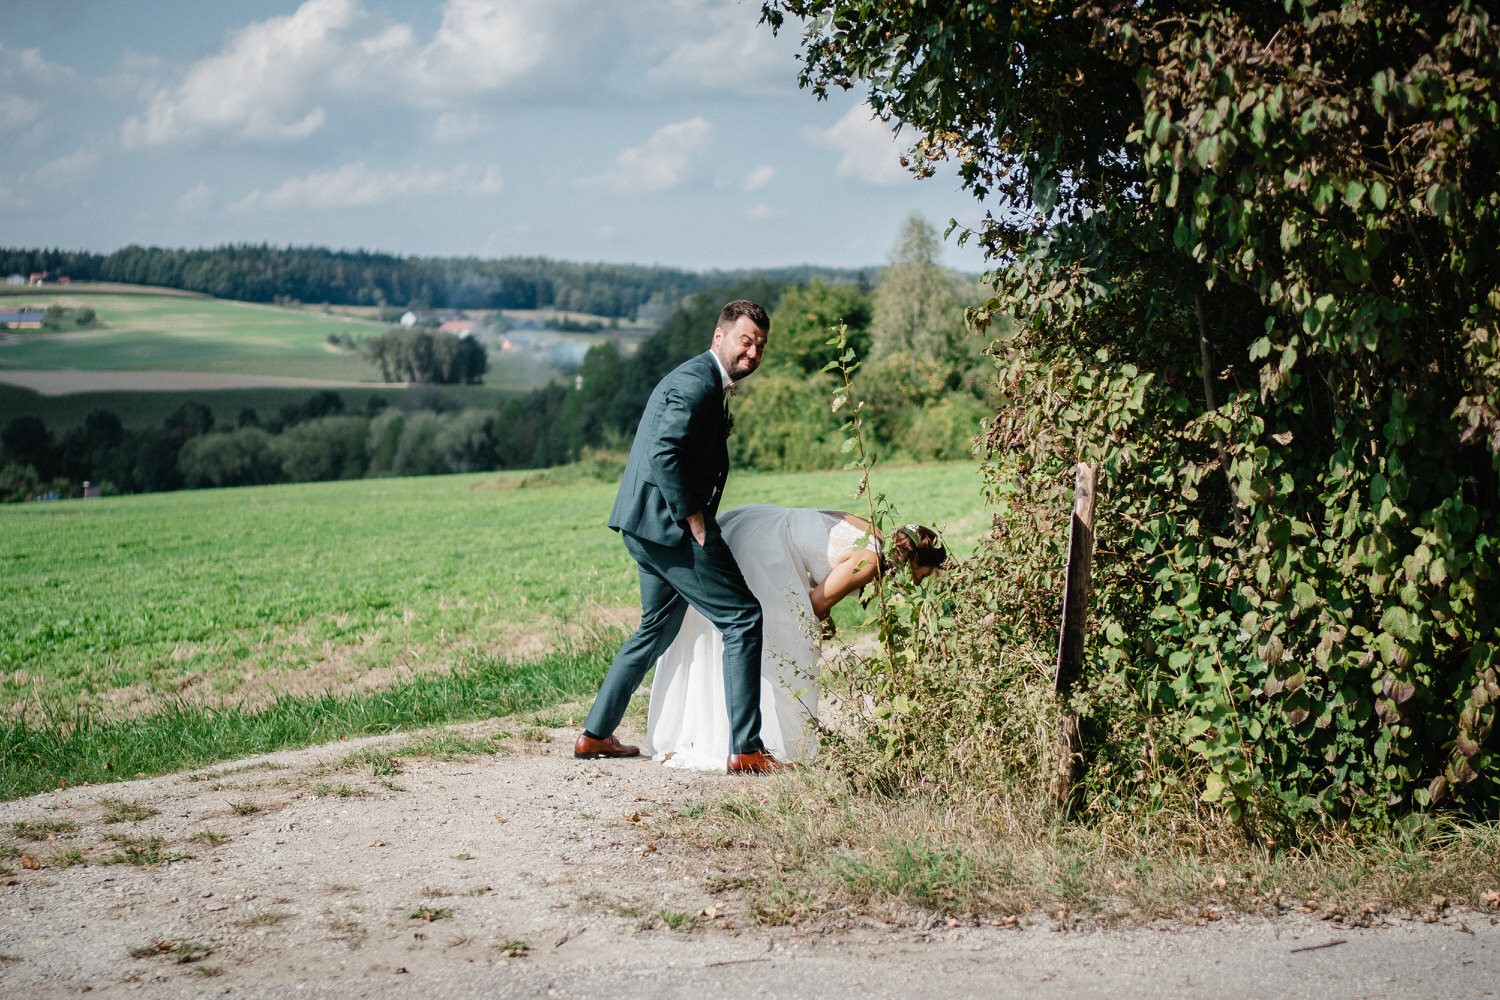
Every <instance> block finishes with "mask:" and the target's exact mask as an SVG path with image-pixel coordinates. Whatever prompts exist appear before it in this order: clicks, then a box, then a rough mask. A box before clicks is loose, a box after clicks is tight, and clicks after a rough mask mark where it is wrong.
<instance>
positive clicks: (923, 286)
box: [870, 215, 977, 370]
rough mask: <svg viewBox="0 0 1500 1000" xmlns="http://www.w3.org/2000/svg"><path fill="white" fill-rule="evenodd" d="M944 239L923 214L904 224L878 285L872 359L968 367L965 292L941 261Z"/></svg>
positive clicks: (969, 339) (872, 319) (873, 319)
mask: <svg viewBox="0 0 1500 1000" xmlns="http://www.w3.org/2000/svg"><path fill="white" fill-rule="evenodd" d="M941 247H942V241H941V239H940V238H939V237H938V233H937V230H935V229H933V228H932V226H931V225H930V224H928V223H927V222H926V221H925V220H924V219H922V218H921V217H920V216H916V215H913V216H911V217H910V218H908V219H907V220H906V223H905V225H903V226H902V227H901V235H900V237H899V238H898V239H897V241H896V245H895V246H894V247H893V248H892V250H891V257H890V263H889V266H887V267H886V269H885V270H884V272H882V273H881V276H880V284H878V285H877V286H876V287H875V296H874V311H873V315H872V317H871V321H870V341H871V343H870V357H871V360H875V361H878V360H880V359H881V358H884V357H887V356H889V355H892V354H908V355H911V356H912V357H918V358H930V359H934V360H938V361H941V362H947V363H950V364H951V365H952V367H953V368H955V369H957V370H962V369H963V368H966V367H968V364H967V362H968V359H969V358H970V357H971V355H972V354H973V353H974V352H973V351H971V350H970V349H968V347H967V342H968V341H971V340H975V339H977V338H975V337H974V336H973V335H972V334H971V333H970V332H969V328H968V324H967V323H965V321H964V306H965V305H966V304H967V303H966V302H965V301H964V295H963V292H962V290H961V289H960V286H959V281H958V276H957V275H956V274H954V273H953V272H952V271H950V270H948V269H947V268H945V267H943V265H942V264H941V263H939V262H938V252H939V250H940V249H941Z"/></svg>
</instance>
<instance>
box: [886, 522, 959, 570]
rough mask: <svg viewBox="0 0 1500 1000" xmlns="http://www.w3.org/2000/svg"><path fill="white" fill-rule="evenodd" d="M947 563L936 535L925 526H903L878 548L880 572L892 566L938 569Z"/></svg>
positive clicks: (945, 555) (946, 554)
mask: <svg viewBox="0 0 1500 1000" xmlns="http://www.w3.org/2000/svg"><path fill="white" fill-rule="evenodd" d="M947 561H948V550H947V549H945V548H943V542H942V539H940V538H939V537H938V533H937V532H936V531H933V530H932V529H931V528H929V527H927V526H926V525H925V524H903V525H902V526H901V527H899V528H897V529H896V530H895V531H893V532H892V533H891V534H890V536H889V537H888V538H886V539H885V541H884V542H883V543H882V544H881V546H880V571H881V572H882V573H884V572H885V571H886V570H888V569H890V568H891V567H892V566H896V567H901V566H913V565H915V566H930V567H932V568H933V569H938V568H940V567H941V566H942V565H943V563H945V562H947Z"/></svg>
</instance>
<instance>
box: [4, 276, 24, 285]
mask: <svg viewBox="0 0 1500 1000" xmlns="http://www.w3.org/2000/svg"><path fill="white" fill-rule="evenodd" d="M5 283H6V284H7V285H24V284H26V275H24V274H7V275H6V276H5Z"/></svg>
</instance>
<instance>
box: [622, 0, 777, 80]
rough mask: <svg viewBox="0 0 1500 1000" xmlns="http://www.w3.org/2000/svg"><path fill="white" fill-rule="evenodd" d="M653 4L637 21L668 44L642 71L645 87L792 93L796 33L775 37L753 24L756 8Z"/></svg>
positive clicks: (674, 1)
mask: <svg viewBox="0 0 1500 1000" xmlns="http://www.w3.org/2000/svg"><path fill="white" fill-rule="evenodd" d="M656 6H657V9H656V10H654V11H652V12H651V15H650V16H649V17H648V18H642V21H645V22H647V23H650V24H652V25H653V26H654V28H653V30H652V32H651V36H654V37H657V38H668V39H671V44H670V47H669V48H665V49H663V50H662V52H661V54H660V55H659V57H658V58H657V60H656V63H655V65H654V66H652V67H651V69H649V70H648V71H647V72H646V75H645V79H646V83H647V84H649V85H650V86H652V87H654V88H657V89H659V90H664V91H669V92H681V91H682V90H685V89H686V90H691V91H696V92H701V91H717V92H720V93H740V94H760V95H764V94H768V93H785V92H786V91H787V90H788V89H794V86H795V85H794V81H795V76H794V73H795V63H794V62H793V53H794V52H795V51H796V43H795V39H796V38H797V37H798V33H797V32H796V31H795V30H789V31H784V32H782V34H781V35H780V36H777V35H773V34H772V33H771V30H770V29H769V28H767V27H766V26H764V25H761V24H758V21H759V19H760V10H759V7H760V5H759V4H754V3H733V4H729V3H724V2H723V0H670V2H665V3H659V4H657V5H656ZM651 36H648V37H651Z"/></svg>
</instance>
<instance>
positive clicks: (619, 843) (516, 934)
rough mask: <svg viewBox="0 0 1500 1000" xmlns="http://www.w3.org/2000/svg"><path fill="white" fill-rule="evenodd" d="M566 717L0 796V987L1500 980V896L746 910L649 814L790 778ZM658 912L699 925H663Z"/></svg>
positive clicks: (1256, 987)
mask: <svg viewBox="0 0 1500 1000" xmlns="http://www.w3.org/2000/svg"><path fill="white" fill-rule="evenodd" d="M463 728H464V731H465V732H467V733H470V734H487V733H491V732H494V731H497V730H499V729H501V728H502V726H501V724H500V723H486V724H483V725H480V726H471V727H463ZM625 735H626V736H627V737H628V736H629V734H625ZM572 736H573V733H572V732H570V731H564V730H551V731H534V732H531V733H529V734H528V733H518V734H517V735H516V736H515V737H513V738H512V739H511V740H510V741H509V744H510V745H511V746H513V747H514V749H513V751H512V752H508V753H502V754H497V755H493V756H486V757H481V758H476V759H468V760H458V761H442V760H436V759H432V758H421V757H417V758H409V759H404V760H403V761H402V769H401V771H400V773H397V774H394V775H389V776H386V777H380V776H378V775H376V774H374V773H373V772H372V771H371V770H370V769H368V768H365V769H363V770H359V769H351V768H349V767H347V766H346V767H339V766H337V765H338V764H339V762H341V761H346V760H347V759H348V758H349V757H350V756H351V755H354V754H356V753H363V752H365V751H378V750H380V749H381V748H387V749H388V748H390V747H392V746H394V745H395V744H396V743H397V742H399V741H400V740H401V739H402V738H399V737H391V738H382V739H377V740H363V741H350V742H345V743H338V744H331V745H327V746H321V747H314V748H311V749H308V750H300V751H293V752H286V753H278V754H272V755H269V756H266V757H260V758H256V759H254V760H248V761H240V762H236V763H234V764H225V765H219V766H215V767H212V768H205V769H202V770H199V771H194V772H190V773H184V774H177V775H168V776H165V777H161V778H152V779H148V780H140V781H131V782H121V783H119V784H114V785H108V786H90V787H87V788H77V789H65V790H60V791H55V792H50V793H47V794H44V795H39V796H35V797H33V798H29V799H22V800H18V801H14V802H7V803H0V845H9V846H10V847H11V848H12V850H11V851H10V852H9V853H10V854H12V855H17V852H19V856H12V857H10V858H9V859H7V860H5V861H3V862H0V868H3V869H7V870H8V874H6V875H5V876H4V878H3V879H0V885H3V888H0V914H3V916H0V996H3V997H7V998H9V997H16V998H21V997H25V998H33V997H54V996H76V995H80V994H83V993H88V994H89V995H90V996H91V997H93V996H104V997H111V996H151V997H208V996H231V997H233V996H243V997H340V998H342V997H413V998H417V997H423V998H426V997H443V998H447V997H587V998H599V1000H616V998H634V997H684V998H687V997H691V998H704V997H710V996H716V995H722V994H730V993H732V994H734V995H737V996H756V997H758V996H773V997H802V996H806V997H827V998H835V1000H837V998H850V1000H853V998H871V997H910V996H916V995H922V994H933V995H936V996H941V997H967V996H1001V997H1005V996H1023V997H1035V998H1043V1000H1049V998H1059V1000H1061V998H1069V1000H1073V998H1081V997H1111V998H1134V997H1139V998H1150V1000H1166V998H1176V997H1183V998H1195V997H1224V996H1232V997H1268V998H1269V997H1276V998H1281V997H1287V996H1292V995H1295V996H1298V997H1300V998H1318V997H1330V998H1331V997H1339V998H1353V997H1377V996H1378V997H1443V998H1445V1000H1446V998H1464V997H1493V996H1496V995H1497V992H1500V917H1497V916H1496V915H1494V914H1482V913H1473V912H1469V913H1450V914H1448V915H1447V916H1445V917H1444V918H1443V919H1442V920H1440V921H1437V922H1434V923H1422V922H1418V921H1402V922H1396V923H1391V924H1386V925H1382V926H1377V927H1373V928H1355V927H1346V926H1341V925H1337V924H1332V923H1327V922H1324V921H1320V920H1317V919H1316V918H1313V917H1304V916H1295V917H1283V918H1278V919H1275V920H1261V919H1256V920H1223V921H1218V922H1215V923H1212V924H1207V925H1204V926H1179V925H1174V926H1165V925H1164V926H1159V927H1150V928H1137V929H1131V930H1090V931H1084V932H1080V931H1076V930H1075V931H1059V930H1054V929H1051V928H1050V927H1049V926H1048V925H1047V921H1045V920H1044V919H1040V918H1039V919H1038V920H1037V921H1036V922H1035V923H1034V924H1032V923H1027V922H1025V921H1023V922H1022V923H1021V924H1020V925H1018V926H1014V927H996V926H989V925H984V926H958V927H949V926H947V925H943V924H939V925H937V926H934V925H933V923H932V921H931V920H929V919H925V918H918V917H913V918H912V922H911V923H910V924H908V925H900V924H895V923H884V922H876V921H865V920H850V921H845V922H843V924H842V925H840V926H833V925H829V924H827V923H825V924H821V925H819V926H816V927H793V928H771V929H767V928H763V927H759V926H756V925H755V924H754V923H752V922H751V921H749V920H748V919H745V917H744V916H743V908H744V906H745V902H744V900H742V899H740V898H737V897H735V896H734V895H732V894H720V895H711V894H709V893H708V892H707V891H706V890H705V889H704V886H705V884H707V883H708V882H709V880H711V879H712V877H713V876H714V875H715V874H720V872H719V871H718V869H717V868H716V865H717V864H719V863H722V859H718V858H715V857H712V856H705V855H704V854H702V853H701V852H697V851H695V850H694V849H692V848H691V847H688V846H685V845H681V844H675V843H672V842H667V841H664V842H660V843H658V842H657V841H656V840H654V839H653V834H652V828H651V823H650V818H651V816H652V815H653V814H655V815H665V814H667V813H670V812H672V811H675V810H677V809H680V808H682V807H684V806H687V805H690V804H692V803H695V802H703V801H707V800H709V799H711V798H712V797H714V796H716V795H718V794H722V793H723V792H725V791H728V790H738V791H741V792H743V791H744V790H745V788H746V784H745V782H747V781H750V782H762V783H769V782H776V781H788V780H796V779H795V778H759V779H744V778H730V777H727V776H723V775H704V774H691V773H683V772H678V771H674V770H671V769H669V768H664V767H659V766H657V765H655V764H652V763H650V762H648V761H628V762H627V761H621V762H607V761H587V762H584V761H576V760H574V759H573V758H572V756H571V740H572ZM131 817H138V818H131ZM69 824H72V828H71V829H69V828H68V827H69ZM48 829H51V830H52V835H53V836H54V837H55V838H56V839H52V840H47V839H44V838H45V836H46V833H45V832H44V831H46V830H48ZM153 838H160V840H159V841H155V840H153ZM69 851H75V852H81V854H82V855H83V856H85V857H87V858H90V859H94V860H93V861H91V862H90V863H82V864H71V865H69V864H68V863H67V861H68V852H69ZM112 855H113V856H118V857H119V858H121V859H122V860H120V861H117V862H116V863H101V862H102V861H103V859H107V858H109V857H110V856H112ZM131 856H134V857H136V858H137V859H138V860H140V859H142V856H144V859H145V860H153V859H154V860H156V861H157V863H155V864H130V863H126V861H125V860H124V859H127V858H129V857H131ZM163 857H167V858H172V859H173V860H170V861H166V862H162V861H161V859H162V858H163ZM661 914H666V915H667V916H668V918H669V920H668V922H672V921H675V920H679V919H682V918H686V917H695V918H696V919H695V920H693V922H692V923H693V926H692V928H691V929H690V930H672V929H671V928H670V927H669V926H667V924H666V923H664V922H663V919H662V917H661V916H660V915H661Z"/></svg>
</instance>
